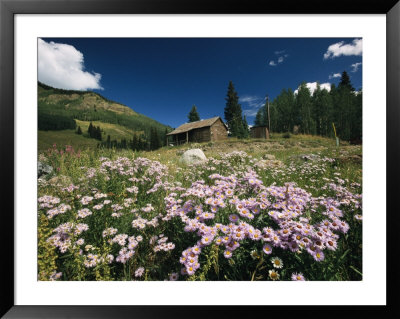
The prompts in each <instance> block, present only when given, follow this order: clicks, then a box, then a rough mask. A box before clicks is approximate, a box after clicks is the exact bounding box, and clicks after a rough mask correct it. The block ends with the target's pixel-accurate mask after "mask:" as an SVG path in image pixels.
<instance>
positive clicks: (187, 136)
mask: <svg viewBox="0 0 400 319" xmlns="http://www.w3.org/2000/svg"><path fill="white" fill-rule="evenodd" d="M187 143H189V131H186V144H187Z"/></svg>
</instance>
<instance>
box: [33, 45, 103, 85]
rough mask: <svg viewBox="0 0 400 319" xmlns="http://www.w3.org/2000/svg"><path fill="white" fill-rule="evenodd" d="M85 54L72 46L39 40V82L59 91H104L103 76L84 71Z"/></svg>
mask: <svg viewBox="0 0 400 319" xmlns="http://www.w3.org/2000/svg"><path fill="white" fill-rule="evenodd" d="M84 68H85V66H84V58H83V54H82V53H81V52H80V51H78V50H77V49H75V47H73V46H72V45H69V44H62V43H55V42H50V43H49V42H46V41H44V40H42V39H39V40H38V80H39V81H40V82H42V83H44V84H47V85H50V86H52V87H55V88H59V89H67V90H81V91H86V90H88V89H103V88H102V87H101V85H100V79H101V74H99V73H95V72H92V73H91V72H87V71H85V70H84Z"/></svg>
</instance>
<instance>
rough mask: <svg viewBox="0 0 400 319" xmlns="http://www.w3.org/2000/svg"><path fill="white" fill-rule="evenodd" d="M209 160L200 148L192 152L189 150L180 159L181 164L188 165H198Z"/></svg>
mask: <svg viewBox="0 0 400 319" xmlns="http://www.w3.org/2000/svg"><path fill="white" fill-rule="evenodd" d="M206 160H207V157H206V156H205V155H204V153H203V151H202V150H201V149H199V148H194V149H191V150H187V151H186V152H185V153H183V154H182V156H181V158H180V162H181V163H184V164H186V165H191V164H198V163H202V162H204V161H206Z"/></svg>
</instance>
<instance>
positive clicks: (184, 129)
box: [167, 116, 228, 135]
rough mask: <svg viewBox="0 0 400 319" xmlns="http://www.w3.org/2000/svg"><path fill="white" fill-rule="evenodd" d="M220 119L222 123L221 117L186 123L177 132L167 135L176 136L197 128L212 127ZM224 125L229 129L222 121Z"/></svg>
mask: <svg viewBox="0 0 400 319" xmlns="http://www.w3.org/2000/svg"><path fill="white" fill-rule="evenodd" d="M218 119H220V120H221V121H222V119H221V117H219V116H216V117H212V118H210V119H206V120H201V121H196V122H191V123H185V124H182V125H181V126H179V127H178V128H176V129H175V130H173V131H172V132H169V133H168V134H167V135H175V134H180V133H185V132H188V131H191V130H194V129H197V128H202V127H207V126H211V125H213V124H214V123H215V122H216V121H218ZM222 123H223V124H224V126H225V128H226V129H228V128H227V127H226V125H225V123H224V121H222Z"/></svg>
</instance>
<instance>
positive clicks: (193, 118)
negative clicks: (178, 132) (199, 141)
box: [188, 105, 200, 123]
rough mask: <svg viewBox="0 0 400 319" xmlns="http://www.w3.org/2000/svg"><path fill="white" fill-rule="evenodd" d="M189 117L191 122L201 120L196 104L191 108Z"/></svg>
mask: <svg viewBox="0 0 400 319" xmlns="http://www.w3.org/2000/svg"><path fill="white" fill-rule="evenodd" d="M188 119H189V123H190V122H196V121H200V115H199V113H198V112H197V107H196V105H193V106H192V109H191V110H190V112H189V114H188Z"/></svg>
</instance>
